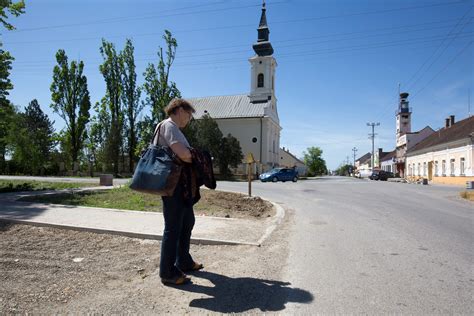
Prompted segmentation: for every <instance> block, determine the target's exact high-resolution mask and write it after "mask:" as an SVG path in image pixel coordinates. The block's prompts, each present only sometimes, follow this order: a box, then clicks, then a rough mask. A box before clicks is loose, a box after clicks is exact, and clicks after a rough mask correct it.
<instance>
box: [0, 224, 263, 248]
mask: <svg viewBox="0 0 474 316" xmlns="http://www.w3.org/2000/svg"><path fill="white" fill-rule="evenodd" d="M0 221H3V222H7V223H12V224H23V225H31V226H37V227H50V228H58V229H67V230H74V231H81V232H90V233H96V234H108V235H117V236H123V237H130V238H140V239H151V240H162V239H163V235H160V234H144V233H134V232H125V231H119V230H110V229H100V228H90V227H81V226H71V225H59V224H50V223H41V222H35V221H28V220H17V219H9V218H0ZM191 243H192V244H197V245H199V244H200V245H209V246H238V245H247V246H260V244H259V243H252V242H242V241H234V240H219V239H207V238H191Z"/></svg>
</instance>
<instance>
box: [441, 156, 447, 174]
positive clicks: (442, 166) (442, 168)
mask: <svg viewBox="0 0 474 316" xmlns="http://www.w3.org/2000/svg"><path fill="white" fill-rule="evenodd" d="M441 175H442V176H443V177H446V160H443V161H442V162H441Z"/></svg>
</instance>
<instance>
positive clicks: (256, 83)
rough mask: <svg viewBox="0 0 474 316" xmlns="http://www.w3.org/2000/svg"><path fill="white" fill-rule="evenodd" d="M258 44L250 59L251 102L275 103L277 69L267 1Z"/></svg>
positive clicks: (263, 5) (263, 7)
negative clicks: (268, 23) (268, 21)
mask: <svg viewBox="0 0 474 316" xmlns="http://www.w3.org/2000/svg"><path fill="white" fill-rule="evenodd" d="M257 31H258V38H257V42H256V43H255V44H253V50H254V51H255V53H256V55H255V56H253V57H251V58H250V59H249V62H250V65H251V71H250V75H251V80H250V95H249V97H250V101H251V102H252V103H259V102H267V101H270V100H272V102H275V101H276V100H275V68H276V66H277V63H276V60H275V58H273V56H272V55H273V47H272V44H271V43H270V40H269V34H270V30H269V29H268V25H267V16H266V7H265V0H264V1H263V4H262V15H261V17H260V24H259V26H258V29H257Z"/></svg>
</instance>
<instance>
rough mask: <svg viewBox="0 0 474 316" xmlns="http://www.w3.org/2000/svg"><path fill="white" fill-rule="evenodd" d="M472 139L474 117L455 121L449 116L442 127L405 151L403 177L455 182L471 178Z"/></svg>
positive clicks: (458, 182)
mask: <svg viewBox="0 0 474 316" xmlns="http://www.w3.org/2000/svg"><path fill="white" fill-rule="evenodd" d="M473 139H474V117H469V118H466V119H464V120H462V121H459V122H455V118H454V116H451V117H450V118H448V119H446V124H445V127H444V128H442V129H440V130H439V131H437V132H435V133H433V134H432V135H430V136H429V137H427V138H426V139H424V140H423V141H422V142H420V143H418V144H417V145H416V146H414V147H413V148H411V149H410V150H409V151H408V152H407V160H406V163H407V170H406V172H407V178H409V179H411V180H418V179H420V178H424V179H428V180H429V181H431V182H432V183H443V184H456V185H465V184H466V182H467V181H474V170H473V169H474V168H473V163H474V146H473Z"/></svg>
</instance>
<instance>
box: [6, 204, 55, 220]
mask: <svg viewBox="0 0 474 316" xmlns="http://www.w3.org/2000/svg"><path fill="white" fill-rule="evenodd" d="M47 209H48V206H47V205H41V204H33V203H25V202H6V201H2V206H1V207H0V219H3V220H6V221H8V220H26V219H30V218H34V217H36V216H38V215H39V214H41V213H43V212H44V211H46V210H47Z"/></svg>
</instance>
